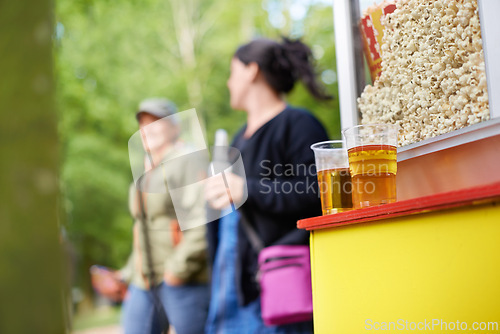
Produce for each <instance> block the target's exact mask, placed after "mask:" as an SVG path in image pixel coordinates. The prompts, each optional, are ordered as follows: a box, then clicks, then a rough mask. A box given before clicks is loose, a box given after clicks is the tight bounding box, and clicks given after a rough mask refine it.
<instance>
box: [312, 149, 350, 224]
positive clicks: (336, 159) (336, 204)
mask: <svg viewBox="0 0 500 334" xmlns="http://www.w3.org/2000/svg"><path fill="white" fill-rule="evenodd" d="M311 149H312V150H313V151H314V157H315V159H316V171H317V174H318V185H319V193H320V198H321V208H322V210H323V215H329V214H332V213H337V212H343V211H347V210H351V209H352V197H351V192H352V191H351V175H350V174H349V161H348V159H347V150H346V148H345V143H344V141H342V140H330V141H324V142H320V143H316V144H314V145H311Z"/></svg>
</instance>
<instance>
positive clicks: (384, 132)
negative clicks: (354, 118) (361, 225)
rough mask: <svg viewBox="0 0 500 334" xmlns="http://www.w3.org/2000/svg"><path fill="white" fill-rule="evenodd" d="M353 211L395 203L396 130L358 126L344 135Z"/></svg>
mask: <svg viewBox="0 0 500 334" xmlns="http://www.w3.org/2000/svg"><path fill="white" fill-rule="evenodd" d="M343 134H344V137H345V141H346V146H347V154H348V157H349V170H350V172H351V177H352V201H353V204H354V208H355V209H360V208H365V207H369V206H375V205H380V204H387V203H392V202H395V201H396V172H397V142H398V127H397V126H396V125H394V124H371V125H358V126H355V127H352V128H349V129H347V130H344V132H343Z"/></svg>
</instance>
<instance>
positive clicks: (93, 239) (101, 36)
mask: <svg viewBox="0 0 500 334" xmlns="http://www.w3.org/2000/svg"><path fill="white" fill-rule="evenodd" d="M272 1H274V5H273V3H272V2H271V0H264V1H263V2H262V1H261V0H237V1H233V0H217V1H209V0H143V1H140V2H133V1H127V0H115V1H94V0H78V1H74V0H59V1H58V2H57V10H56V20H57V25H56V33H55V37H54V40H55V45H56V68H57V78H58V106H59V110H60V113H61V122H60V126H59V131H60V134H61V138H62V139H63V143H64V147H63V173H62V176H63V177H62V181H63V190H64V194H65V208H66V212H67V215H68V219H67V220H68V230H69V232H70V237H71V239H72V240H73V242H74V244H75V246H76V249H77V252H78V254H80V261H79V266H78V268H79V269H78V271H77V272H78V277H80V278H81V281H79V282H78V283H77V284H79V285H80V286H82V287H84V289H87V291H88V289H89V285H88V277H87V275H86V273H87V269H88V267H89V266H90V265H91V264H93V263H101V264H104V265H108V266H112V267H117V266H120V265H121V264H123V261H125V259H126V257H127V255H128V252H129V251H130V246H131V245H130V240H131V230H130V229H131V221H130V218H129V216H128V210H127V189H128V184H129V182H131V180H132V178H131V173H130V166H129V162H128V154H127V141H128V139H129V137H130V136H131V135H132V133H133V132H135V131H136V130H137V122H136V120H135V117H134V113H135V110H136V107H137V105H138V103H139V101H140V100H142V99H144V98H146V97H151V96H165V97H167V98H170V99H172V100H173V101H174V102H175V103H176V104H177V105H178V106H179V109H180V110H185V109H190V108H193V107H194V108H196V109H197V111H198V115H199V116H200V117H201V118H202V121H203V122H204V123H205V124H206V127H207V138H208V140H209V142H210V143H211V142H212V138H213V134H214V132H215V130H216V129H217V128H225V129H227V130H228V131H229V133H230V134H233V133H234V132H235V131H236V130H237V129H238V128H239V127H240V126H241V125H242V124H243V122H244V119H245V114H244V113H243V112H239V111H233V110H231V109H230V107H229V103H228V101H229V94H228V91H227V88H226V81H227V78H228V76H229V63H230V59H231V57H232V55H233V54H234V52H235V50H236V48H237V47H238V45H240V44H241V43H244V42H246V41H248V40H250V39H251V38H252V37H257V36H266V37H273V38H276V37H279V36H280V32H281V33H287V34H292V35H294V36H295V37H300V36H302V35H304V36H305V41H306V42H308V43H309V44H310V45H313V46H314V48H315V50H316V51H317V52H315V55H316V57H317V60H318V63H319V65H320V68H321V69H322V70H330V71H331V72H333V71H332V70H333V69H335V67H334V63H333V62H334V46H333V21H332V10H331V6H328V5H325V4H322V3H316V2H314V1H312V0H311V1H306V2H303V3H305V5H304V6H303V9H304V10H305V15H303V16H302V17H297V15H295V16H294V15H291V12H290V8H288V7H283V6H282V7H280V8H278V9H276V8H277V7H276V3H278V2H279V1H276V0H272ZM292 5H293V4H292V3H291V2H290V6H292ZM273 6H274V7H273ZM297 8H298V7H297ZM278 10H279V11H281V12H288V13H289V14H287V15H284V14H283V13H281V14H280V13H279V12H278ZM280 15H281V16H283V18H284V20H287V21H286V22H287V23H286V24H285V25H286V27H288V28H286V27H285V26H279V25H277V24H276V22H274V21H273V18H274V17H276V16H280ZM273 22H274V23H273ZM297 27H299V28H300V27H302V28H301V29H298V28H297ZM287 29H288V30H287ZM332 82H333V81H332ZM328 89H329V91H330V92H332V93H335V92H336V83H332V84H329V85H328ZM290 101H291V103H294V104H297V105H302V106H306V107H308V108H310V109H311V110H313V112H314V113H316V114H317V115H318V116H319V117H320V119H322V120H323V122H324V123H325V125H326V126H327V128H328V130H329V131H330V133H331V134H332V135H333V136H338V130H339V125H338V105H337V104H336V103H328V104H324V103H321V104H320V103H316V102H314V101H313V99H312V98H310V97H308V95H307V94H306V92H305V91H304V89H303V87H300V86H299V87H298V88H297V89H296V91H295V92H294V93H293V94H292V96H291V97H290Z"/></svg>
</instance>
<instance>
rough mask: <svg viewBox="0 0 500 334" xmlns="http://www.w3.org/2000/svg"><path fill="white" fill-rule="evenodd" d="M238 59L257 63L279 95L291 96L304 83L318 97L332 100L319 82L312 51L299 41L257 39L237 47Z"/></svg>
mask: <svg viewBox="0 0 500 334" xmlns="http://www.w3.org/2000/svg"><path fill="white" fill-rule="evenodd" d="M235 57H237V58H238V59H239V60H240V61H242V62H243V63H244V64H247V65H248V64H249V63H251V62H255V63H257V64H258V65H259V68H260V70H261V71H262V73H263V75H264V77H265V79H266V81H267V83H268V84H269V85H270V86H271V87H272V88H273V89H274V90H275V91H276V92H278V93H289V92H290V91H291V90H292V89H293V87H294V85H295V82H297V80H301V81H302V82H303V83H304V84H305V86H306V87H307V89H308V90H309V92H310V93H311V94H312V95H313V96H314V97H315V98H317V99H319V100H329V99H331V98H332V96H330V95H328V94H326V93H325V92H324V89H323V87H322V86H321V85H320V83H319V82H318V81H317V80H316V75H315V73H314V67H313V57H312V52H311V49H309V47H308V46H307V45H305V44H304V43H302V42H301V41H300V40H290V39H288V38H285V37H283V42H282V43H277V42H275V41H272V40H269V39H256V40H254V41H252V42H250V43H248V44H245V45H243V46H241V47H240V48H238V50H237V51H236V54H235Z"/></svg>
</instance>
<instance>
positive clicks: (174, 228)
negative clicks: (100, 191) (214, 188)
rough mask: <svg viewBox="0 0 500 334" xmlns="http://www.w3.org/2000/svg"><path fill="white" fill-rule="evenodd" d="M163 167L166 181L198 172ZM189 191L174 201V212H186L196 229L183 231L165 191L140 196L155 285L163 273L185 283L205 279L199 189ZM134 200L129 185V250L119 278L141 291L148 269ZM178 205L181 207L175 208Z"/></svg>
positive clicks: (190, 168) (193, 166) (191, 168)
mask: <svg viewBox="0 0 500 334" xmlns="http://www.w3.org/2000/svg"><path fill="white" fill-rule="evenodd" d="M176 153H178V152H176ZM169 155H170V154H169ZM167 166H168V167H167V168H170V171H169V172H168V174H169V180H170V179H172V178H173V179H174V181H179V182H180V183H182V181H183V180H186V178H189V177H190V175H193V173H199V172H200V171H199V170H196V168H198V169H199V166H196V164H185V163H184V164H182V165H180V166H175V165H171V164H170V165H167ZM169 184H171V183H169ZM191 187H192V186H191ZM191 189H192V188H191ZM193 190H194V191H191V190H190V191H188V192H185V193H183V194H182V198H181V201H177V202H176V205H177V207H176V208H177V210H179V209H181V210H182V211H184V212H188V218H189V224H190V225H191V226H197V227H194V228H190V229H187V230H185V231H183V232H181V231H180V230H179V229H178V224H177V223H176V222H177V217H176V212H175V210H174V205H173V202H172V198H171V195H170V192H169V191H168V190H167V191H166V192H163V193H149V192H147V193H144V192H143V193H142V194H143V198H144V206H145V211H146V225H147V227H148V231H149V239H150V246H151V255H152V262H153V268H154V272H155V278H156V279H155V284H159V283H161V282H162V280H163V274H164V272H166V271H167V272H169V273H170V274H173V275H174V276H177V277H178V278H180V279H182V280H184V281H186V282H187V283H203V282H207V280H208V273H207V242H206V225H205V220H206V217H205V205H204V198H203V191H202V189H201V188H200V189H198V191H195V190H196V189H193ZM138 199H139V198H138V191H137V188H136V187H135V186H134V184H132V185H131V186H130V190H129V210H130V213H131V215H132V217H133V219H134V242H133V251H132V254H131V255H130V257H129V260H128V262H127V265H126V266H125V267H124V268H123V269H121V275H122V277H123V278H124V280H125V281H128V282H129V283H132V284H134V285H136V286H138V287H140V288H143V289H144V288H146V286H147V285H146V282H147V281H146V280H145V278H146V277H149V276H148V275H149V271H150V270H149V267H148V262H147V258H146V249H145V241H144V233H143V229H142V227H141V221H140V219H141V211H140V205H139V200H138ZM180 203H181V205H182V206H183V207H182V208H179V205H180Z"/></svg>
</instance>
